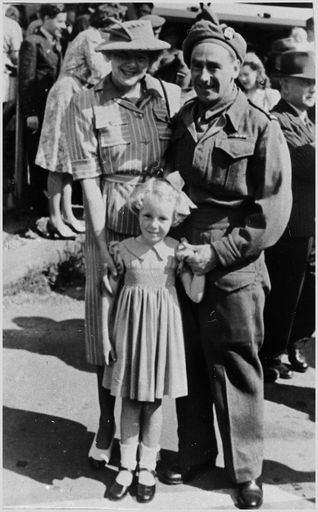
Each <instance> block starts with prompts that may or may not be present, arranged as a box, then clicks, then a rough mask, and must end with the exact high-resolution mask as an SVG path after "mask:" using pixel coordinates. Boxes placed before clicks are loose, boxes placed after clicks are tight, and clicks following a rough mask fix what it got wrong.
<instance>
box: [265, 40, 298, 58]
mask: <svg viewBox="0 0 318 512" xmlns="http://www.w3.org/2000/svg"><path fill="white" fill-rule="evenodd" d="M290 50H296V43H295V41H294V39H293V38H292V37H283V38H282V39H276V40H275V41H273V42H272V47H271V51H270V54H271V55H279V54H281V53H284V52H288V51H290Z"/></svg>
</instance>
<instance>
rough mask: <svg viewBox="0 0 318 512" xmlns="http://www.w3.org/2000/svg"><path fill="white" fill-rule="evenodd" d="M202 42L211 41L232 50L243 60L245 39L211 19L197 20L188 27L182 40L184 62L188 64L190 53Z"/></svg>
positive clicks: (230, 28) (189, 62)
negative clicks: (187, 31)
mask: <svg viewBox="0 0 318 512" xmlns="http://www.w3.org/2000/svg"><path fill="white" fill-rule="evenodd" d="M203 42H211V43H214V44H218V45H220V46H223V47H224V48H227V49H228V50H232V53H234V55H235V56H236V57H237V58H238V59H239V60H240V61H241V62H243V60H244V57H245V53H246V41H245V39H244V38H243V37H242V36H241V34H239V33H238V32H236V31H235V30H234V28H232V27H228V26H227V25H224V24H222V25H216V24H215V23H213V22H212V21H207V20H201V21H197V22H196V23H195V24H194V25H193V26H192V27H191V29H190V32H189V34H188V35H187V37H186V38H185V40H184V41H183V47H182V48H183V55H184V60H185V63H186V64H187V65H188V66H190V64H191V54H192V50H193V48H194V47H195V46H197V45H198V44H200V43H203Z"/></svg>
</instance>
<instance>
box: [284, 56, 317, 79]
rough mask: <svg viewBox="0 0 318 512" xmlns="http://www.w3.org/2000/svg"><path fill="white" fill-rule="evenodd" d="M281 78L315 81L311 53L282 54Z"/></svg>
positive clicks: (313, 60)
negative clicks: (289, 77)
mask: <svg viewBox="0 0 318 512" xmlns="http://www.w3.org/2000/svg"><path fill="white" fill-rule="evenodd" d="M279 75H280V76H281V77H284V76H285V77H288V76H291V77H295V78H309V79H311V80H315V58H314V52H312V51H299V50H291V51H289V52H284V53H283V54H282V58H281V63H280V73H279Z"/></svg>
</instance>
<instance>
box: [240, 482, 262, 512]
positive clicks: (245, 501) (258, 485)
mask: <svg viewBox="0 0 318 512" xmlns="http://www.w3.org/2000/svg"><path fill="white" fill-rule="evenodd" d="M237 488H238V495H237V505H238V507H239V508H241V509H252V508H254V509H256V508H259V507H260V506H261V505H262V503H263V489H262V482H261V480H260V478H258V479H257V480H249V481H248V482H244V483H242V484H238V487H237Z"/></svg>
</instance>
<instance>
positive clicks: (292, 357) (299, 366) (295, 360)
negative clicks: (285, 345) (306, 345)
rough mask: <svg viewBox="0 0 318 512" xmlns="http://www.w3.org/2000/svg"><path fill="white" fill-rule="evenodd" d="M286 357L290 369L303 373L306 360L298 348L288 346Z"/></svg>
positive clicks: (305, 368)
mask: <svg viewBox="0 0 318 512" xmlns="http://www.w3.org/2000/svg"><path fill="white" fill-rule="evenodd" d="M288 359H289V362H290V364H291V367H292V369H293V370H295V372H300V373H305V372H306V371H307V369H308V364H307V361H306V359H305V356H304V354H303V353H302V351H301V350H300V349H299V348H296V347H293V348H290V349H289V350H288Z"/></svg>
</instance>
